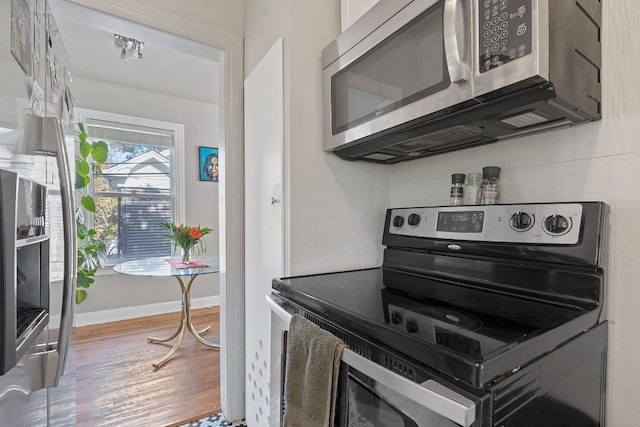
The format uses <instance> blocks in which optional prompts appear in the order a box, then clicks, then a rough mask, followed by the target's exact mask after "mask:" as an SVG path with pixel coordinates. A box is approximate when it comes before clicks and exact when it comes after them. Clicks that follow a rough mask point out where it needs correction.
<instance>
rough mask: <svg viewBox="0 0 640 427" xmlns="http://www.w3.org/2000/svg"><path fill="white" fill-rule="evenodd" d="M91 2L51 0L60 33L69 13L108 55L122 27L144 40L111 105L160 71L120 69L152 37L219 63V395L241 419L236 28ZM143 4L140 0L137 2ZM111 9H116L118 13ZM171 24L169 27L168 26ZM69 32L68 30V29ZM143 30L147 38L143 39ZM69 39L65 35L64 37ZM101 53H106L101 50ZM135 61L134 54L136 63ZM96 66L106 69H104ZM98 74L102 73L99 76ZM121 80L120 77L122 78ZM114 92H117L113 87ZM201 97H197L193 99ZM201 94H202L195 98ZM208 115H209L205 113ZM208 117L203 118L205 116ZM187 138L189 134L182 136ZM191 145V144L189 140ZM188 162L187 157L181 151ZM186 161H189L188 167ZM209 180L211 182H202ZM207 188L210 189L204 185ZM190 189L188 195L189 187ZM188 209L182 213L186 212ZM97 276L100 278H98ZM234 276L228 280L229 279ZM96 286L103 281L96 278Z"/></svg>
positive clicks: (83, 46) (127, 100) (127, 99)
mask: <svg viewBox="0 0 640 427" xmlns="http://www.w3.org/2000/svg"><path fill="white" fill-rule="evenodd" d="M88 3H91V7H93V8H94V9H88V8H84V7H81V6H77V5H74V4H71V3H69V2H67V1H62V0H51V7H52V10H53V12H54V14H55V16H56V19H57V20H59V21H60V22H59V23H58V24H59V27H60V30H61V32H62V33H63V38H65V36H64V31H65V26H64V20H65V19H67V20H68V21H70V23H72V24H74V25H76V26H77V25H79V24H78V23H82V25H83V26H85V27H88V28H93V29H96V30H99V31H102V32H103V33H104V34H103V35H102V36H103V38H104V39H105V40H104V41H105V43H107V45H108V47H109V50H110V53H109V55H111V54H112V55H114V57H117V56H118V52H117V50H116V47H115V46H114V37H115V36H114V35H115V34H121V35H125V36H131V37H135V38H136V39H138V40H143V41H145V42H146V44H145V48H144V49H145V50H146V51H145V50H143V51H142V55H143V59H142V60H138V59H130V61H129V62H128V63H123V64H120V65H122V67H120V68H121V69H120V70H118V72H119V73H120V72H122V73H123V74H114V76H117V77H118V82H119V83H121V86H125V87H127V88H128V89H127V90H128V92H127V95H125V96H122V97H119V98H118V97H115V96H114V97H112V98H110V101H109V102H110V104H111V106H112V107H113V106H114V105H115V106H122V105H125V104H126V105H128V106H135V104H136V103H139V101H140V99H139V98H138V97H137V96H136V94H138V93H140V91H141V90H147V89H145V85H146V84H149V83H150V80H153V76H155V75H156V74H158V73H159V72H160V71H161V68H158V67H156V69H155V70H153V72H150V73H146V76H145V78H143V79H142V80H145V81H142V82H140V83H136V82H134V81H133V80H132V78H131V77H130V76H131V74H130V73H129V72H128V71H127V70H125V71H124V72H123V71H122V68H124V65H127V66H131V67H129V68H130V69H132V68H134V67H136V66H139V65H140V64H141V63H143V62H144V61H145V60H146V59H147V57H148V58H149V59H150V58H151V57H152V54H151V51H150V48H151V45H152V44H153V43H152V42H151V41H152V40H156V41H157V42H158V45H162V46H163V47H164V48H166V49H174V50H177V51H179V52H180V53H181V54H182V55H191V56H193V57H195V58H196V59H197V60H205V61H210V62H215V63H217V64H218V70H219V72H218V73H217V76H214V77H212V78H209V80H212V81H213V82H214V83H215V86H216V88H218V104H217V106H218V109H217V115H216V118H217V121H218V125H217V134H218V138H217V139H218V142H217V144H218V148H219V152H220V164H221V176H220V180H219V182H218V183H217V184H216V185H217V186H218V187H217V201H218V209H217V212H218V220H217V224H216V225H215V227H217V228H218V230H219V234H218V241H219V245H218V250H219V257H220V263H221V266H220V267H221V272H220V275H219V283H218V290H219V299H220V327H221V334H220V335H221V336H220V339H221V344H222V349H221V354H220V358H221V396H222V402H221V403H222V411H223V413H224V415H225V417H226V418H227V419H228V420H236V419H241V418H243V416H244V381H243V378H244V310H243V306H244V238H243V237H244V223H243V218H244V210H243V202H244V181H243V174H244V171H243V148H242V119H241V118H242V97H241V94H242V82H243V76H242V55H243V53H242V38H241V37H240V36H237V35H233V34H228V33H224V32H221V31H210V32H208V33H207V34H202V33H199V32H197V31H196V30H194V29H191V28H189V27H179V28H177V27H175V26H172V25H171V23H170V22H168V21H167V13H166V12H162V11H159V10H158V9H154V8H152V7H149V8H148V9H149V10H148V12H149V13H145V14H141V13H139V12H136V11H133V10H129V9H126V8H124V7H117V6H116V5H113V4H111V3H107V2H98V1H95V2H88ZM138 6H139V8H144V6H143V5H138ZM116 16H118V17H117V18H116ZM134 21H135V22H137V23H134ZM169 31H171V33H170V32H169ZM67 38H69V37H67ZM145 38H146V40H144V39H145ZM75 40H76V41H77V42H78V43H79V45H80V48H79V52H80V53H79V54H78V57H79V58H80V59H79V60H77V59H76V58H73V57H72V56H73V55H74V53H73V51H71V49H70V48H68V49H69V50H70V52H69V53H70V55H69V56H70V59H71V62H72V63H76V62H79V63H82V64H83V66H84V65H88V66H93V65H94V62H92V61H87V58H88V56H89V55H90V52H91V51H92V50H93V49H94V48H95V49H97V48H98V46H97V45H94V46H91V45H88V44H87V43H85V42H87V38H85V37H80V38H78V39H75ZM66 43H69V41H66ZM105 54H106V53H105ZM136 61H139V62H137V63H136ZM98 71H102V72H103V71H105V70H104V69H102V70H98ZM101 78H105V77H104V76H102V77H101ZM75 80H76V81H74V82H73V83H72V88H73V87H74V86H73V85H74V84H77V85H78V90H77V95H78V99H77V101H78V106H80V107H84V108H91V109H104V106H96V105H91V102H92V101H91V99H89V100H88V101H87V103H86V104H83V103H82V100H81V99H80V93H81V91H82V88H81V87H80V85H84V84H86V83H87V82H86V81H84V82H83V81H82V80H83V79H82V78H80V76H79V73H77V74H76V79H75ZM205 80H207V79H206V78H193V79H192V81H191V83H193V82H194V81H195V82H199V83H200V84H201V86H200V87H201V88H204V87H205V85H204V81H205ZM122 83H124V84H122ZM171 89H172V88H169V87H165V88H164V89H163V91H162V93H163V95H170V94H168V93H167V92H169V91H170V90H171ZM112 93H115V92H112ZM196 101H198V100H196ZM200 102H202V100H200ZM198 111H199V110H198V109H197V108H188V107H186V106H184V108H183V116H184V118H186V119H188V118H193V117H195V116H196V115H197V114H198ZM168 113H169V112H168V111H166V110H165V111H161V112H160V114H168ZM208 118H209V119H213V117H212V116H209V117H208ZM158 119H163V120H168V121H171V120H170V118H168V117H158ZM205 119H206V118H202V120H205ZM185 132H186V137H187V139H188V138H189V134H188V132H189V130H188V129H186V131H185ZM208 136H209V135H206V134H205V135H198V137H199V138H200V140H201V141H203V142H202V143H201V144H200V143H198V144H199V145H203V146H209V145H211V144H213V143H212V142H211V138H208ZM187 143H188V142H187ZM187 149H188V148H187ZM185 162H189V158H188V156H187V158H186V159H185ZM187 169H189V168H187ZM207 184H210V183H207ZM203 191H205V192H206V191H207V190H203ZM187 197H188V195H187ZM188 219H189V214H188V213H187V220H188ZM99 279H100V278H99ZM227 284H233V286H230V285H229V286H227ZM96 286H100V284H99V283H97V284H96Z"/></svg>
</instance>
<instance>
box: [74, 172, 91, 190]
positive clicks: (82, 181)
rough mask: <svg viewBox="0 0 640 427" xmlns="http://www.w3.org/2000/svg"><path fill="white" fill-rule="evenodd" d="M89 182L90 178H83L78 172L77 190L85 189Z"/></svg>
mask: <svg viewBox="0 0 640 427" xmlns="http://www.w3.org/2000/svg"><path fill="white" fill-rule="evenodd" d="M89 181H90V179H89V177H88V176H82V175H80V174H79V173H77V172H76V182H75V186H76V190H82V189H83V188H85V187H86V186H87V185H89Z"/></svg>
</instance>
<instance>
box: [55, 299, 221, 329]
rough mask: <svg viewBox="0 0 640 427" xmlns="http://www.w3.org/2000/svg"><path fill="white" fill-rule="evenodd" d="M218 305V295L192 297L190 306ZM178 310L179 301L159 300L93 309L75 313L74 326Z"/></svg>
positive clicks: (57, 321)
mask: <svg viewBox="0 0 640 427" xmlns="http://www.w3.org/2000/svg"><path fill="white" fill-rule="evenodd" d="M217 305H220V295H214V296H211V297H200V298H193V299H192V300H191V308H193V309H198V308H205V307H214V306H217ZM176 311H180V301H170V302H161V303H157V304H148V305H138V306H135V307H123V308H114V309H111V310H101V311H94V312H90V313H76V315H75V318H74V322H73V324H74V326H76V327H78V326H88V325H97V324H99V323H107V322H116V321H119V320H128V319H135V318H138V317H146V316H154V315H156V314H164V313H173V312H176ZM59 322H60V316H51V323H52V324H54V325H55V324H58V323H59Z"/></svg>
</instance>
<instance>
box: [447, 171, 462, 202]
mask: <svg viewBox="0 0 640 427" xmlns="http://www.w3.org/2000/svg"><path fill="white" fill-rule="evenodd" d="M463 197H464V174H463V173H454V174H452V175H451V195H450V197H449V204H450V205H461V204H463V203H464V199H463Z"/></svg>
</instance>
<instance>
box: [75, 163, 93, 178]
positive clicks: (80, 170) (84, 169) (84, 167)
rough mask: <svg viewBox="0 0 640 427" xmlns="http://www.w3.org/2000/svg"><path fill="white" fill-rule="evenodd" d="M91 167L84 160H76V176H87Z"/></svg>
mask: <svg viewBox="0 0 640 427" xmlns="http://www.w3.org/2000/svg"><path fill="white" fill-rule="evenodd" d="M90 172H91V166H89V163H88V162H86V161H85V160H79V159H76V174H78V175H80V176H89V173H90Z"/></svg>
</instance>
